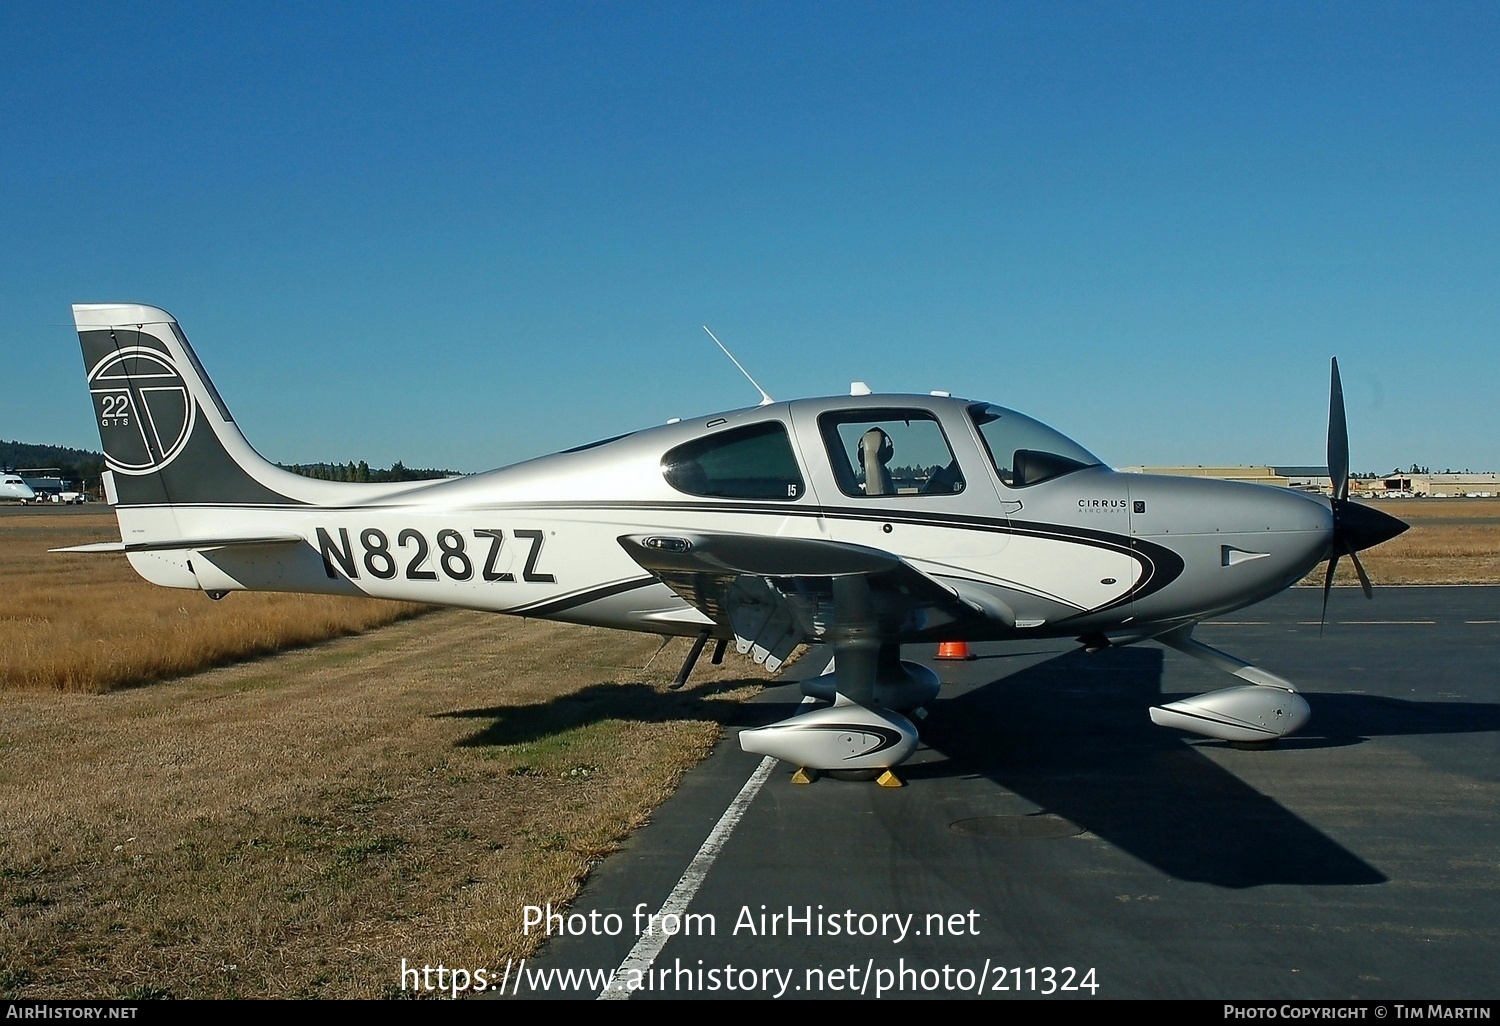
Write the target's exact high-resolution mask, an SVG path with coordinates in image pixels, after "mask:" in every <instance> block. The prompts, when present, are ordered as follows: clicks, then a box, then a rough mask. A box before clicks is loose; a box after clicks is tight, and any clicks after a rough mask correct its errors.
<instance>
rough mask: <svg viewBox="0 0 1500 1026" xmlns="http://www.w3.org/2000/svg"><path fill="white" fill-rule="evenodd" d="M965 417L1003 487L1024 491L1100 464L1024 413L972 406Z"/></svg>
mask: <svg viewBox="0 0 1500 1026" xmlns="http://www.w3.org/2000/svg"><path fill="white" fill-rule="evenodd" d="M969 417H970V418H971V419H972V420H973V421H974V426H975V427H976V428H978V429H979V437H980V438H981V439H982V440H983V441H984V447H985V449H986V450H987V451H988V452H989V454H990V462H991V463H993V464H994V465H995V473H997V474H999V475H1000V480H1001V481H1002V482H1004V483H1005V485H1006V486H1007V487H1010V488H1025V487H1026V486H1027V485H1034V484H1041V483H1042V482H1043V481H1050V480H1051V479H1052V478H1054V477H1061V476H1062V475H1064V474H1071V473H1072V472H1073V471H1075V470H1082V469H1083V468H1084V467H1097V466H1099V465H1100V462H1101V461H1100V460H1099V457H1097V456H1095V455H1094V454H1093V453H1091V452H1089V451H1088V450H1087V449H1085V448H1084V447H1083V446H1081V445H1079V444H1078V443H1077V442H1075V441H1073V440H1072V439H1071V438H1068V437H1067V436H1065V435H1063V434H1061V433H1059V432H1057V431H1054V430H1052V429H1051V428H1049V427H1048V426H1047V425H1045V424H1043V423H1041V422H1040V421H1035V420H1032V419H1031V418H1030V417H1028V416H1026V415H1025V414H1021V413H1016V412H1015V411H1014V410H1007V409H1005V408H1003V407H1000V406H990V405H987V404H985V403H976V404H975V405H973V406H970V407H969Z"/></svg>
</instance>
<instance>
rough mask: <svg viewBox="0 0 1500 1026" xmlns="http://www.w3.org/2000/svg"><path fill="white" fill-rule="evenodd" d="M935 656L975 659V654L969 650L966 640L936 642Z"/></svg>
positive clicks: (940, 657)
mask: <svg viewBox="0 0 1500 1026" xmlns="http://www.w3.org/2000/svg"><path fill="white" fill-rule="evenodd" d="M937 657H938V658H939V659H976V658H978V657H977V656H975V655H974V653H972V652H970V651H969V643H968V642H967V641H944V642H940V643H939V644H938V650H937Z"/></svg>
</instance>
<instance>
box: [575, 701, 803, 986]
mask: <svg viewBox="0 0 1500 1026" xmlns="http://www.w3.org/2000/svg"><path fill="white" fill-rule="evenodd" d="M813 701H814V699H813V698H812V696H811V695H809V696H808V697H806V698H804V699H803V700H802V703H801V704H803V705H808V704H809V703H811V702H813ZM799 711H800V710H799ZM775 765H776V760H775V759H773V758H772V757H771V756H769V755H768V756H766V757H765V758H764V759H762V760H761V761H760V765H759V766H757V767H756V768H755V772H754V773H752V774H750V779H749V780H747V781H745V786H744V787H742V788H740V793H739V794H737V795H735V796H734V801H732V802H730V803H729V808H727V809H725V810H724V815H722V816H720V817H719V822H718V823H716V824H715V825H714V828H713V830H712V831H710V832H709V835H708V838H707V839H706V840H705V841H704V842H703V845H702V846H701V847H700V848H699V849H698V854H696V855H694V856H693V861H691V862H689V863H688V867H687V869H686V870H684V871H683V874H682V879H680V880H678V881H677V886H676V887H673V888H672V893H671V894H668V895H667V900H666V901H664V902H662V905H661V908H660V909H659V910H658V911H657V913H656V919H655V920H654V921H655V922H657V923H661V922H662V921H663V920H664V918H665V917H666V916H669V915H670V916H675V917H676V918H677V921H678V922H681V921H682V915H683V913H684V912H686V911H687V907H688V905H689V903H691V902H692V900H693V897H694V896H695V895H696V894H697V893H698V888H699V887H702V886H703V881H704V880H705V879H707V878H708V871H709V870H710V869H712V868H713V864H714V862H715V861H716V860H717V859H718V857H719V853H720V852H722V851H723V850H724V845H725V844H727V843H728V842H729V835H730V834H732V833H734V828H735V827H737V826H739V823H740V819H741V817H743V816H744V815H745V810H746V809H748V808H749V807H750V803H751V802H752V801H754V800H755V796H756V795H757V794H759V793H760V789H761V787H763V786H764V785H765V782H766V781H767V780H769V779H770V777H771V770H772V768H774V767H775ZM648 922H649V921H648ZM675 936H676V934H668V933H665V932H663V931H662V930H660V929H656V930H650V931H649V932H647V933H643V934H641V935H640V937H639V938H638V939H637V940H636V942H635V947H633V948H631V949H630V954H628V955H626V956H625V961H623V962H621V963H620V968H618V969H616V970H615V974H614V976H612V977H611V978H610V981H609V986H607V987H605V988H604V989H603V990H601V991H600V992H599V997H598V1000H600V1001H628V1000H629V999H630V997H631V995H632V994H634V993H635V992H634V991H633V990H630V989H628V988H627V987H626V986H625V983H624V978H625V976H626V975H627V974H638V975H639V976H640V977H641V978H642V979H644V978H645V976H646V974H647V973H649V972H650V971H651V966H652V965H653V964H654V963H655V962H656V956H657V955H660V954H661V949H662V948H664V947H666V945H667V941H669V940H670V939H671V938H672V937H675Z"/></svg>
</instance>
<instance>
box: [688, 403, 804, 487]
mask: <svg viewBox="0 0 1500 1026" xmlns="http://www.w3.org/2000/svg"><path fill="white" fill-rule="evenodd" d="M661 469H662V473H663V474H664V475H665V476H666V479H667V484H669V485H671V486H672V487H673V488H675V489H677V490H678V491H679V492H686V493H687V494H689V495H707V496H710V497H713V498H717V499H773V500H777V501H781V502H791V501H793V500H795V499H800V498H801V497H802V492H803V487H804V486H803V481H802V471H801V469H799V468H798V466H797V457H796V456H795V455H793V453H792V440H791V438H790V437H788V435H787V431H786V426H785V425H784V424H782V423H781V422H780V421H767V422H766V423H763V424H751V425H749V426H748V427H742V428H734V429H733V430H730V431H720V432H719V433H718V434H715V435H709V436H708V437H707V438H695V439H694V440H693V441H691V442H687V443H685V444H683V445H679V446H678V447H677V448H675V449H672V450H669V451H668V452H667V454H666V455H665V456H663V457H662V460H661Z"/></svg>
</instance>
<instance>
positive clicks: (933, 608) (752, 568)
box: [619, 531, 987, 671]
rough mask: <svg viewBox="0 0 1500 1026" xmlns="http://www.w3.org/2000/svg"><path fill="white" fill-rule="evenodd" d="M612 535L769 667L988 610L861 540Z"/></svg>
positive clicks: (897, 637) (907, 635)
mask: <svg viewBox="0 0 1500 1026" xmlns="http://www.w3.org/2000/svg"><path fill="white" fill-rule="evenodd" d="M619 541H620V545H621V546H622V547H623V548H624V549H625V551H626V552H627V553H629V555H630V557H631V558H632V559H634V560H635V561H636V562H637V563H639V564H640V565H641V566H642V567H644V568H645V569H646V570H648V571H650V572H651V573H653V574H655V575H656V576H657V577H659V578H661V580H662V581H663V582H664V583H665V584H666V585H667V586H668V587H669V588H671V589H672V590H673V591H675V592H676V593H677V594H678V595H680V596H682V598H683V599H684V600H685V601H687V602H688V603H689V604H691V605H692V606H694V607H695V608H697V609H698V610H699V611H701V612H702V613H703V614H704V615H705V616H707V617H709V618H710V619H712V620H713V621H714V622H715V623H716V624H718V625H719V626H720V627H723V628H727V629H728V630H730V631H732V632H733V634H734V638H735V647H736V648H737V649H738V650H739V651H740V652H741V653H749V654H751V656H752V658H754V659H755V661H756V662H757V663H764V664H765V665H766V667H767V668H768V669H770V670H773V671H774V670H775V669H776V668H777V667H779V666H780V665H781V664H782V662H783V661H784V660H785V659H786V657H787V656H788V655H790V654H791V652H792V650H793V649H794V648H796V647H797V646H798V645H799V644H801V643H803V642H805V641H814V640H819V641H821V640H827V641H830V642H839V641H847V640H852V639H854V638H857V637H861V636H864V637H870V638H873V639H878V640H879V641H881V642H900V641H904V640H920V639H923V638H924V637H928V636H930V635H931V632H933V631H936V630H939V629H941V628H944V627H947V626H948V625H950V624H955V623H961V622H968V621H976V620H981V619H984V618H985V616H986V615H987V614H986V611H985V610H984V609H983V608H982V607H980V606H979V605H977V604H975V603H972V602H968V601H965V600H964V599H962V598H960V597H959V596H958V594H957V593H956V592H954V591H953V589H951V588H948V587H946V586H944V585H942V584H940V583H938V582H937V581H935V580H933V579H932V578H931V577H929V576H927V575H926V574H924V573H922V572H921V571H920V570H918V569H917V568H916V567H914V566H912V565H911V564H910V563H907V562H906V561H904V560H903V559H901V558H900V557H899V556H896V555H893V554H891V553H889V552H885V551H883V550H881V549H872V548H868V547H866V546H863V545H850V544H847V543H844V542H833V541H824V540H820V539H812V538H773V537H766V536H762V535H749V534H716V533H706V532H696V531H695V532H690V533H680V534H674V535H671V536H665V535H625V536H623V537H621V538H620V539H619Z"/></svg>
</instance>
